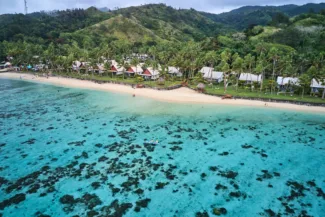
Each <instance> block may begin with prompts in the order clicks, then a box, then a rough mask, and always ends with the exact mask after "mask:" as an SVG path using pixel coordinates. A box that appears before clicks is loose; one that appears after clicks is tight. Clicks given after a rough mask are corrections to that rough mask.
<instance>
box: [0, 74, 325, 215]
mask: <svg viewBox="0 0 325 217" xmlns="http://www.w3.org/2000/svg"><path fill="white" fill-rule="evenodd" d="M0 92H1V94H0V102H1V103H0V160H1V164H0V213H1V214H2V215H3V216H43V217H44V216H52V217H53V216H77V215H79V216H150V217H151V216H214V214H213V212H214V211H215V212H219V214H221V215H224V216H247V217H251V216H324V214H325V193H324V192H325V167H324V163H325V139H324V138H325V115H321V114H310V113H302V112H291V111H284V110H272V109H267V108H263V109H260V108H250V107H229V106H217V105H189V104H172V103H165V102H158V101H154V100H150V99H145V98H141V97H135V98H133V97H132V96H129V95H121V94H114V93H107V92H99V91H90V90H80V89H69V88H63V87H56V86H50V85H43V84H37V83H30V82H24V81H16V80H6V79H0ZM151 139H155V140H156V139H157V140H159V145H157V146H153V145H144V141H145V140H151ZM215 208H216V209H215ZM1 214H0V216H1Z"/></svg>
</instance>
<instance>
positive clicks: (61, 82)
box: [0, 72, 325, 113]
mask: <svg viewBox="0 0 325 217" xmlns="http://www.w3.org/2000/svg"><path fill="white" fill-rule="evenodd" d="M20 77H22V80H27V81H33V82H41V83H46V84H52V85H57V86H65V87H74V88H84V89H93V90H102V91H112V92H119V93H126V94H135V95H136V96H143V97H148V98H152V99H156V100H161V101H167V102H177V103H200V104H202V103H206V104H223V105H241V106H255V107H265V102H263V101H257V100H244V99H236V100H222V99H221V98H220V97H215V96H208V95H204V94H200V93H197V92H195V91H193V90H191V89H189V88H184V87H183V88H179V89H176V90H166V91H158V90H153V89H147V88H144V89H133V88H132V87H130V86H126V85H120V84H109V83H105V84H97V83H94V82H91V81H83V80H78V79H71V78H61V77H50V78H48V79H47V78H44V77H35V76H33V75H30V74H23V73H13V72H8V73H0V78H9V79H20ZM267 104H268V106H267V107H268V108H278V109H289V110H297V111H308V112H317V113H325V107H318V106H305V105H295V104H289V103H275V102H269V103H267Z"/></svg>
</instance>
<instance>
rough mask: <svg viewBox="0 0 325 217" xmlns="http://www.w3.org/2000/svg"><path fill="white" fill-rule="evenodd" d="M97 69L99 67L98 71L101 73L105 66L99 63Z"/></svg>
mask: <svg viewBox="0 0 325 217" xmlns="http://www.w3.org/2000/svg"><path fill="white" fill-rule="evenodd" d="M97 67H98V69H99V70H101V71H103V70H105V67H104V64H101V63H97Z"/></svg>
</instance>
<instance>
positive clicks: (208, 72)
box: [200, 67, 223, 83]
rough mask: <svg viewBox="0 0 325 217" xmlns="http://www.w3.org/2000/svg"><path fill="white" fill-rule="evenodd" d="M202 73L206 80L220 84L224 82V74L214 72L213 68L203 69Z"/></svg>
mask: <svg viewBox="0 0 325 217" xmlns="http://www.w3.org/2000/svg"><path fill="white" fill-rule="evenodd" d="M200 72H201V73H202V74H203V78H204V79H207V80H209V79H210V80H213V81H216V82H218V83H219V82H221V81H223V72H217V71H214V69H213V68H212V67H203V68H202V69H201V70H200Z"/></svg>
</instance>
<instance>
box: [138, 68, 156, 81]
mask: <svg viewBox="0 0 325 217" xmlns="http://www.w3.org/2000/svg"><path fill="white" fill-rule="evenodd" d="M141 76H143V78H144V79H151V80H156V79H158V78H159V71H158V69H154V68H152V67H148V68H147V69H146V70H144V72H143V73H142V74H141Z"/></svg>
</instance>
